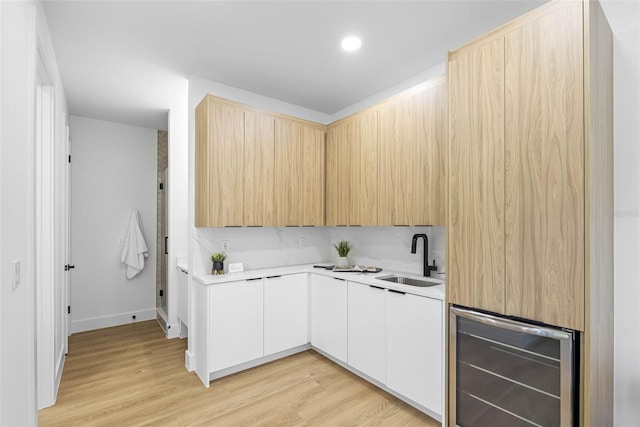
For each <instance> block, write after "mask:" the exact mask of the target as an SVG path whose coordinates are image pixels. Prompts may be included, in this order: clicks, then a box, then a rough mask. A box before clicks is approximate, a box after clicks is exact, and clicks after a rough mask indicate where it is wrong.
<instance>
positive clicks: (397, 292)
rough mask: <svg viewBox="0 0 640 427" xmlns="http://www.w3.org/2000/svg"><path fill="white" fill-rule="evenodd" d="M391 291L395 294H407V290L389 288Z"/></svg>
mask: <svg viewBox="0 0 640 427" xmlns="http://www.w3.org/2000/svg"><path fill="white" fill-rule="evenodd" d="M389 292H393V293H394V294H401V295H406V294H407V293H406V292H402V291H396V290H395V289H389Z"/></svg>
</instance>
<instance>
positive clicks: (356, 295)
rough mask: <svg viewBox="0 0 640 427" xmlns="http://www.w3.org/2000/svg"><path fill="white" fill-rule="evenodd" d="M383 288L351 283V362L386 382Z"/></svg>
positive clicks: (384, 292) (384, 291) (349, 351)
mask: <svg viewBox="0 0 640 427" xmlns="http://www.w3.org/2000/svg"><path fill="white" fill-rule="evenodd" d="M386 293H387V291H386V290H385V289H383V288H379V287H377V286H370V285H362V284H359V283H352V282H349V304H348V306H349V311H348V320H349V321H348V325H349V327H348V330H349V334H348V340H349V346H348V353H349V365H351V366H353V367H354V368H356V369H357V370H359V371H361V372H362V373H364V374H366V375H368V376H370V377H371V378H373V379H375V380H377V381H380V382H381V383H384V382H385V363H386V354H385V353H386V351H385V350H386V340H385V335H386V314H385V312H386V310H385V300H386V298H385V295H386Z"/></svg>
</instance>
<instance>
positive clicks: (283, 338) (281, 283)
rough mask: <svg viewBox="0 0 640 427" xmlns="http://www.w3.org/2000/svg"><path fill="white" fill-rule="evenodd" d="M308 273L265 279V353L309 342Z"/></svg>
mask: <svg viewBox="0 0 640 427" xmlns="http://www.w3.org/2000/svg"><path fill="white" fill-rule="evenodd" d="M307 277H308V276H307V274H306V273H303V274H292V275H288V276H271V277H267V278H265V279H264V355H265V356H268V355H270V354H274V353H278V352H280V351H284V350H289V349H291V348H294V347H298V346H301V345H304V344H307V343H308V342H309V333H308V330H309V328H308V324H309V322H308V311H309V310H308V300H309V293H308V285H307Z"/></svg>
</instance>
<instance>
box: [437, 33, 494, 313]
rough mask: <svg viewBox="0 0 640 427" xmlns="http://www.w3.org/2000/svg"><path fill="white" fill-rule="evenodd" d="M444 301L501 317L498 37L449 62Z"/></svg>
mask: <svg viewBox="0 0 640 427" xmlns="http://www.w3.org/2000/svg"><path fill="white" fill-rule="evenodd" d="M448 87H449V100H448V102H449V222H448V242H447V247H448V251H449V252H448V274H447V276H448V277H447V290H448V298H449V302H451V303H454V304H460V305H464V306H468V307H475V308H480V309H484V310H489V311H493V312H497V313H503V312H504V155H503V153H504V131H503V129H504V116H503V112H504V38H499V39H497V40H494V41H492V42H491V43H486V44H484V45H482V46H480V47H479V48H477V49H473V50H470V51H466V52H464V53H462V54H459V55H456V56H455V57H453V58H450V59H449V81H448Z"/></svg>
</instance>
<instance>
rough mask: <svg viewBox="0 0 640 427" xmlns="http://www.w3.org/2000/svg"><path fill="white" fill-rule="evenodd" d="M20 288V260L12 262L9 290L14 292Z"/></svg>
mask: <svg viewBox="0 0 640 427" xmlns="http://www.w3.org/2000/svg"><path fill="white" fill-rule="evenodd" d="M18 286H20V260H19V259H16V260H14V261H13V280H12V281H11V290H12V291H15V290H16V289H18Z"/></svg>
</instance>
